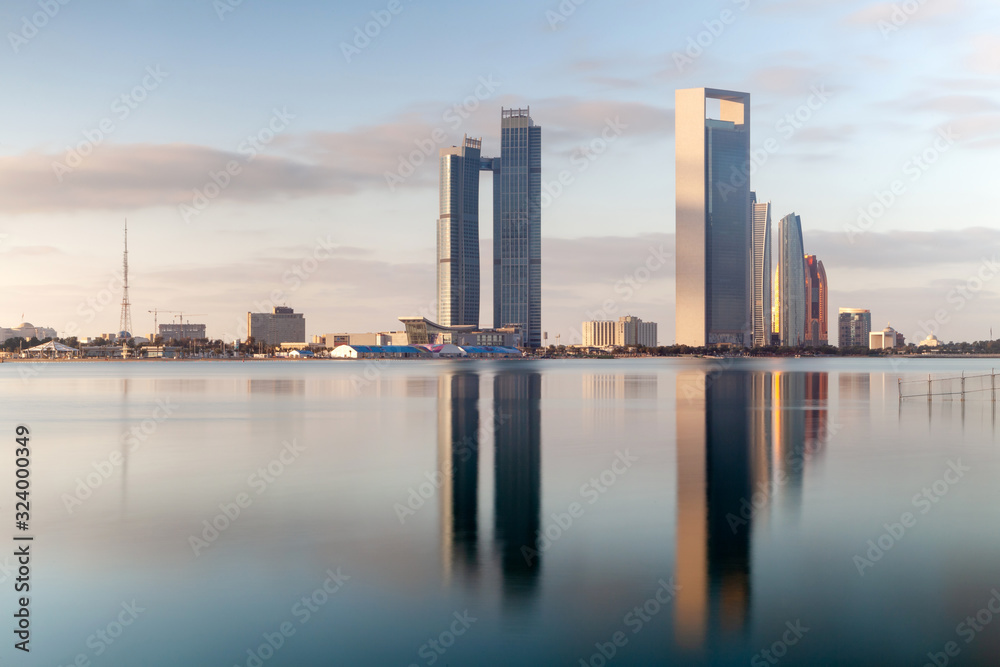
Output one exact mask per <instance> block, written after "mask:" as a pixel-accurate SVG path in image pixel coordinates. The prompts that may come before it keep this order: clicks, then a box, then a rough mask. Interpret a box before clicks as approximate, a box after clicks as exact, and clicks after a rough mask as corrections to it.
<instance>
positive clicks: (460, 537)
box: [437, 373, 480, 583]
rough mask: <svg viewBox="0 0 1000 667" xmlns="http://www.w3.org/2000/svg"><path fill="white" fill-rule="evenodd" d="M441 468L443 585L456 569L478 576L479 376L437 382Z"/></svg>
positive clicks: (459, 375) (450, 377)
mask: <svg viewBox="0 0 1000 667" xmlns="http://www.w3.org/2000/svg"><path fill="white" fill-rule="evenodd" d="M437 398H438V424H437V429H438V470H439V471H440V472H441V474H442V483H441V490H440V492H439V496H438V498H439V502H440V504H441V553H442V563H443V566H444V578H445V582H446V583H448V582H450V581H451V578H452V574H453V569H455V570H459V574H460V575H461V576H462V577H463V578H466V579H470V580H475V579H476V578H477V576H478V573H479V497H478V494H479V442H480V439H479V375H477V374H475V373H456V374H454V375H447V376H442V377H441V378H439V379H438V396H437Z"/></svg>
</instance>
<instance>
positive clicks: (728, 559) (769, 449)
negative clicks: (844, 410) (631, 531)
mask: <svg viewBox="0 0 1000 667" xmlns="http://www.w3.org/2000/svg"><path fill="white" fill-rule="evenodd" d="M826 403H827V374H826V373H770V372H744V371H716V372H713V373H706V372H704V371H700V372H693V373H682V374H680V375H678V377H677V564H676V570H677V574H676V576H677V583H678V584H680V589H679V591H678V595H677V603H676V604H677V609H676V615H675V627H674V630H675V635H676V638H677V641H678V643H679V644H680V645H681V646H684V647H686V648H689V649H696V648H700V647H703V646H706V640H707V639H709V638H710V637H712V636H716V635H718V634H734V633H742V632H743V631H745V630H746V628H747V627H748V625H749V620H750V619H749V615H750V610H751V592H752V585H751V564H752V558H751V540H752V537H753V530H754V527H755V526H756V525H759V524H761V523H762V522H764V521H766V520H767V517H768V516H769V514H770V512H771V509H772V507H773V500H774V496H775V495H785V497H787V498H788V499H789V502H795V503H799V502H801V486H802V478H803V477H802V475H803V470H804V468H805V466H806V465H808V463H809V461H811V460H815V459H814V457H815V456H816V455H817V454H818V453H819V452H820V451H821V450H822V447H823V445H824V444H825V437H826Z"/></svg>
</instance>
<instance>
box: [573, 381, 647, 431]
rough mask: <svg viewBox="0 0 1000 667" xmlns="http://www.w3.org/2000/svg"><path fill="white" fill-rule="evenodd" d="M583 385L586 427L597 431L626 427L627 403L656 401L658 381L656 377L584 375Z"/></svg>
mask: <svg viewBox="0 0 1000 667" xmlns="http://www.w3.org/2000/svg"><path fill="white" fill-rule="evenodd" d="M582 381H583V399H584V405H585V414H586V417H587V424H588V426H590V427H591V428H592V429H598V428H604V427H613V428H620V427H622V426H623V425H624V422H625V403H624V401H627V400H641V399H652V400H655V399H656V397H657V393H658V382H659V378H658V377H657V376H656V375H633V374H622V373H618V374H613V373H595V374H590V375H583V376H582Z"/></svg>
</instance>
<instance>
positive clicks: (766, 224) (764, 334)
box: [750, 192, 771, 347]
mask: <svg viewBox="0 0 1000 667" xmlns="http://www.w3.org/2000/svg"><path fill="white" fill-rule="evenodd" d="M750 198H751V201H752V202H753V230H752V234H753V244H752V246H753V344H754V347H763V346H765V345H770V344H771V202H758V201H757V194H756V193H754V192H751V193H750Z"/></svg>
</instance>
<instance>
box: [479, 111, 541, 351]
mask: <svg viewBox="0 0 1000 667" xmlns="http://www.w3.org/2000/svg"><path fill="white" fill-rule="evenodd" d="M495 162H496V161H494V163H495ZM484 166H485V165H484ZM493 169H494V173H493V326H494V327H505V326H519V327H522V328H523V330H524V337H523V339H522V340H523V342H524V345H525V346H526V347H541V345H542V128H541V127H538V126H536V125H535V123H534V122H533V121H532V120H531V116H530V115H529V110H528V109H501V113H500V160H499V170H497V168H496V165H495V164H494V166H493Z"/></svg>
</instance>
